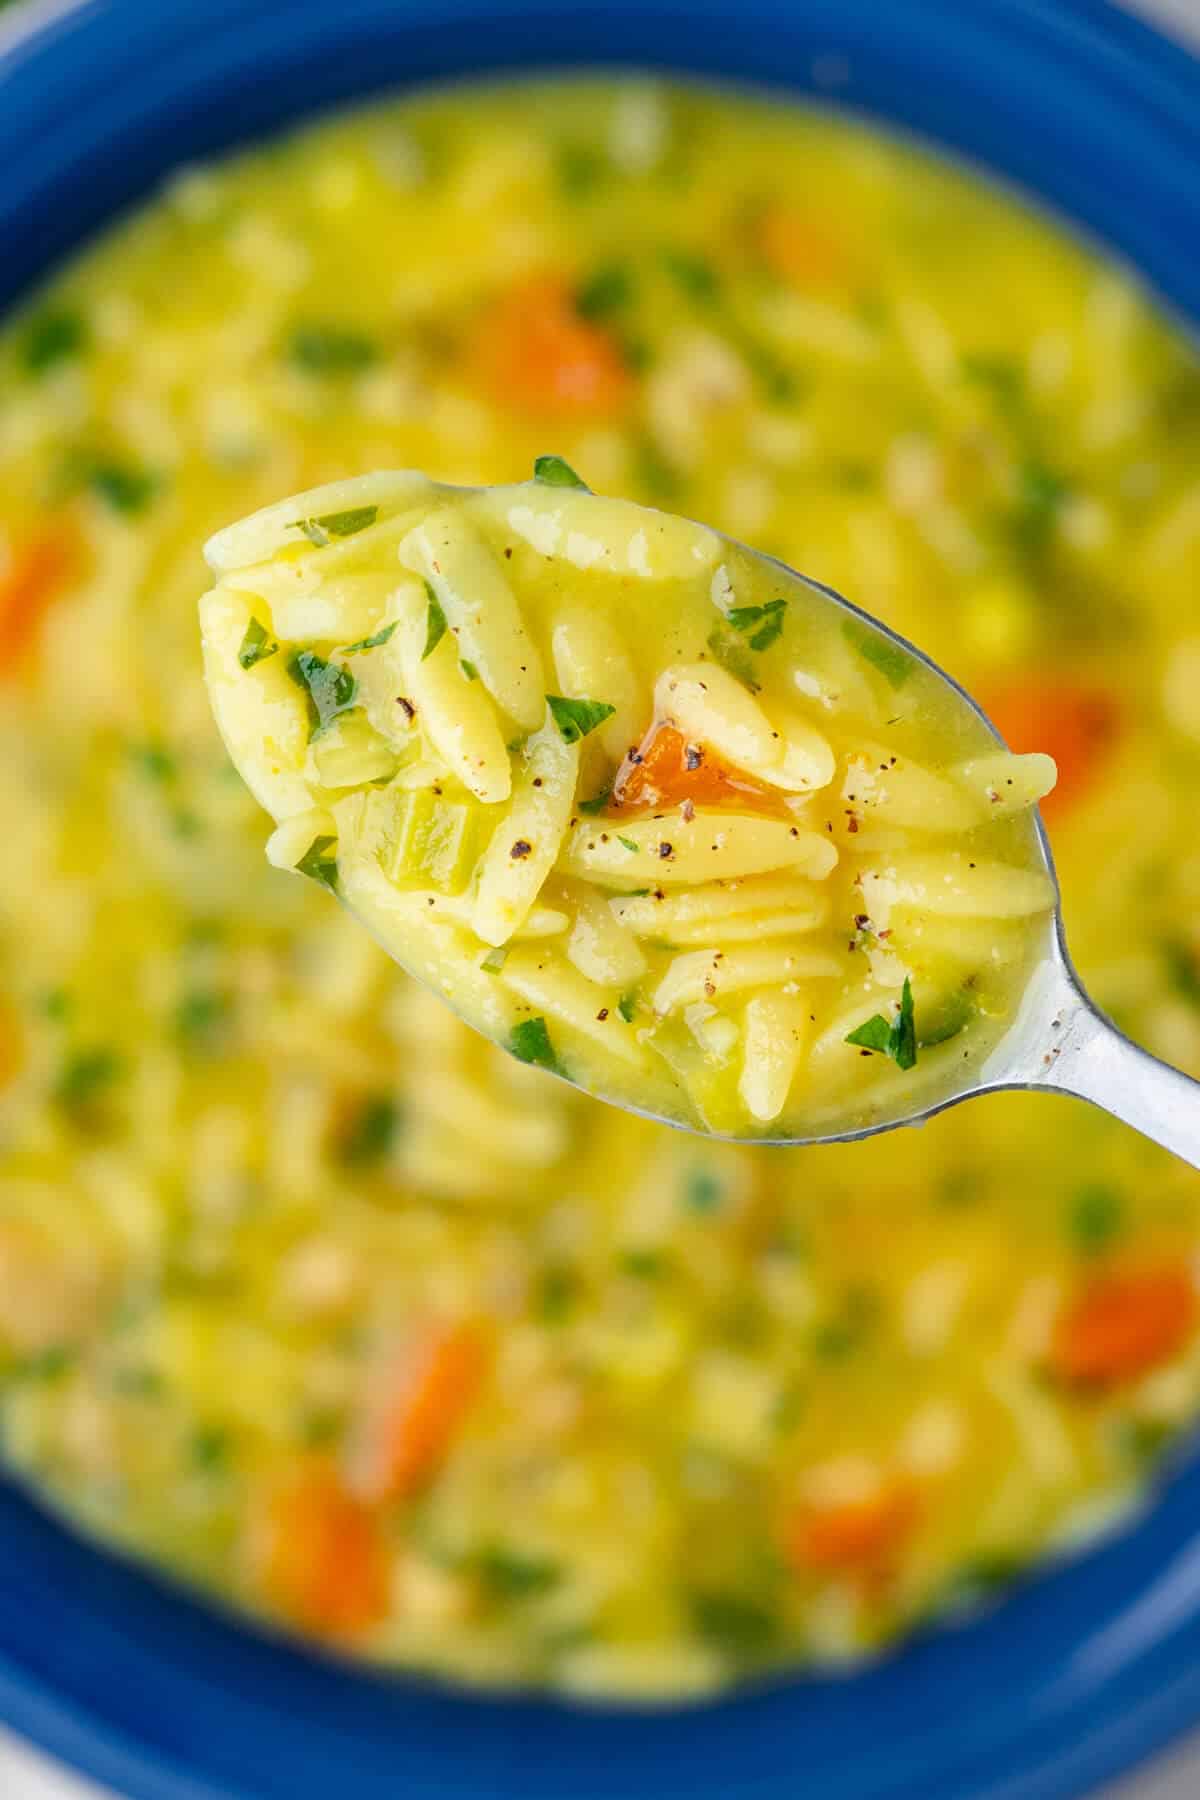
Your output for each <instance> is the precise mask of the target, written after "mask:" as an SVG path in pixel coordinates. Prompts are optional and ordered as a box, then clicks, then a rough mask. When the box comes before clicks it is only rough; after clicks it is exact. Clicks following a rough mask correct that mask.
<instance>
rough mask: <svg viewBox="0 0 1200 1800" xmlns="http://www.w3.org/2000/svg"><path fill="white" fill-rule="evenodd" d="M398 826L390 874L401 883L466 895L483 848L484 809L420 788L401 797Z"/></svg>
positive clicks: (392, 878)
mask: <svg viewBox="0 0 1200 1800" xmlns="http://www.w3.org/2000/svg"><path fill="white" fill-rule="evenodd" d="M398 799H399V806H398V810H397V829H396V832H395V836H394V837H393V840H392V847H391V853H390V856H389V858H388V861H387V864H386V872H387V874H388V875H389V877H390V878H391V880H393V881H394V882H396V883H397V885H398V886H408V887H434V888H437V889H438V891H439V892H440V893H443V894H461V893H462V891H463V889H464V888H465V887H466V885H467V882H468V881H469V880H470V878H471V873H472V871H473V869H474V867H475V864H476V862H477V861H478V859H479V852H480V850H481V848H482V845H481V842H480V831H479V808H478V807H476V806H474V805H472V804H471V803H470V802H469V801H468V802H460V801H454V800H449V799H446V798H445V797H439V796H435V795H434V794H432V793H431V792H430V791H429V789H428V788H417V789H415V790H414V791H412V792H410V793H406V794H404V795H402V796H398Z"/></svg>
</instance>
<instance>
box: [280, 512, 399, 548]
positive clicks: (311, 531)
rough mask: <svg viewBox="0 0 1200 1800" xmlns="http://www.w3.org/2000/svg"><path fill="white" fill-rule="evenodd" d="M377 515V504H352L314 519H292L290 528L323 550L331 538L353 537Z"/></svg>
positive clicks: (370, 523)
mask: <svg viewBox="0 0 1200 1800" xmlns="http://www.w3.org/2000/svg"><path fill="white" fill-rule="evenodd" d="M378 517H379V508H378V507H377V506H352V507H349V508H348V509H347V511H345V512H333V513H321V514H320V516H319V517H318V518H315V519H293V520H292V523H291V527H290V529H291V530H292V531H302V532H303V533H304V535H305V537H306V538H307V539H308V541H309V543H310V544H315V545H316V546H317V548H318V550H323V549H324V547H325V545H326V544H328V543H329V541H330V539H331V538H348V537H354V535H355V534H356V533H357V532H359V531H365V530H366V529H367V527H368V525H373V524H374V523H375V521H376V519H377V518H378Z"/></svg>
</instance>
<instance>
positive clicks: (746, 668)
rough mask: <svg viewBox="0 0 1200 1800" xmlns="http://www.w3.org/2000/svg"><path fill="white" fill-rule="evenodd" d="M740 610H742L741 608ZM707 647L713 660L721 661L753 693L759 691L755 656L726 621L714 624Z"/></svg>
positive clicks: (727, 670)
mask: <svg viewBox="0 0 1200 1800" xmlns="http://www.w3.org/2000/svg"><path fill="white" fill-rule="evenodd" d="M738 610H739V611H740V610H741V608H739V609H738ZM707 648H708V653H709V655H710V656H711V657H712V659H713V661H714V662H716V663H720V665H721V667H722V668H723V669H724V670H725V671H726V672H727V673H728V674H730V675H732V676H733V678H734V680H735V681H740V682H741V684H742V686H743V687H747V688H749V689H750V692H751V693H752V694H757V693H758V691H759V684H758V682H757V681H756V680H755V669H754V658H753V657H752V656H751V654H750V652H749V651H748V650H747V649H746V647H745V645H744V644H743V643H742V640H741V639H740V638H739V637H737V636H736V635H735V634H734V633H733V632H732V631H730V629H729V627H728V626H727V625H726V624H725V623H724V622H722V623H721V624H720V625H714V626H713V628H712V630H711V631H710V632H709V634H708V645H707Z"/></svg>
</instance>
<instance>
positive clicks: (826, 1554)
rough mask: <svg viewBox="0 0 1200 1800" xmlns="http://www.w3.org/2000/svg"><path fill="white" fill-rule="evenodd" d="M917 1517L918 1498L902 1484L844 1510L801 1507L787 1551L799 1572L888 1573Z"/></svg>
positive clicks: (788, 1532) (790, 1524)
mask: <svg viewBox="0 0 1200 1800" xmlns="http://www.w3.org/2000/svg"><path fill="white" fill-rule="evenodd" d="M918 1516H919V1507H918V1504H917V1497H916V1494H915V1493H914V1492H913V1489H912V1487H911V1486H910V1485H909V1484H908V1483H907V1482H903V1481H900V1480H894V1481H889V1482H886V1483H885V1484H884V1485H883V1486H882V1487H881V1488H880V1489H879V1491H878V1493H876V1494H872V1495H870V1496H869V1497H868V1498H866V1499H863V1500H850V1501H846V1502H845V1503H844V1504H843V1505H840V1506H824V1507H802V1508H800V1509H798V1510H797V1512H796V1513H795V1514H794V1515H793V1516H792V1517H791V1518H790V1519H789V1520H788V1521H787V1523H786V1525H785V1531H784V1551H785V1554H786V1556H787V1560H788V1562H789V1563H790V1564H791V1566H792V1567H793V1568H794V1569H795V1570H796V1571H797V1572H798V1573H810V1574H811V1573H818V1574H827V1575H857V1576H861V1577H864V1578H866V1579H870V1580H877V1579H879V1578H881V1577H884V1576H887V1575H888V1574H890V1573H891V1572H892V1570H893V1568H894V1566H895V1564H896V1561H897V1559H898V1557H899V1556H900V1553H901V1551H902V1550H903V1548H904V1546H905V1544H906V1543H907V1541H908V1539H909V1537H910V1536H911V1535H912V1532H913V1529H914V1527H915V1525H916V1523H917V1519H918Z"/></svg>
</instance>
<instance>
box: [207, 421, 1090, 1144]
mask: <svg viewBox="0 0 1200 1800" xmlns="http://www.w3.org/2000/svg"><path fill="white" fill-rule="evenodd" d="M537 467H538V470H539V474H538V476H537V477H535V479H534V481H532V482H522V483H519V484H517V485H515V486H512V487H507V488H489V489H481V490H469V489H467V490H463V489H453V488H445V487H439V486H437V485H436V484H434V483H431V482H427V481H425V479H424V478H423V477H422V476H421V475H419V474H417V473H415V472H412V471H409V472H407V473H406V472H399V473H392V474H388V473H378V474H375V475H368V476H362V477H358V478H357V479H355V480H352V481H350V482H341V483H334V484H333V485H332V486H327V487H323V488H318V489H316V490H315V491H313V492H310V493H308V494H300V495H298V496H296V497H295V498H293V499H290V500H285V501H277V502H276V503H275V505H274V506H271V507H268V508H266V509H265V510H264V511H263V512H260V513H258V514H256V515H255V516H254V517H253V518H250V519H244V520H242V521H241V522H240V523H239V524H237V525H233V526H231V527H229V528H228V529H227V530H226V531H224V532H219V533H218V534H217V536H216V537H215V538H214V539H213V540H212V541H211V542H210V544H209V545H208V549H207V556H208V559H209V561H210V563H211V564H212V566H213V568H214V570H215V571H216V573H217V576H218V581H217V584H216V586H215V587H214V588H213V590H212V591H211V592H210V593H209V594H208V595H206V596H205V598H204V599H203V601H202V602H201V606H200V616H201V623H202V627H203V632H204V646H205V678H206V681H207V683H208V690H209V694H210V696H211V699H212V703H213V711H214V714H215V717H216V720H217V723H218V725H219V726H220V729H221V733H222V736H223V738H224V740H225V743H226V746H227V747H228V749H229V753H230V755H231V757H232V758H233V762H234V765H235V767H236V768H237V769H238V772H239V773H240V774H241V775H242V776H243V778H244V779H245V781H246V783H247V785H248V786H249V788H250V790H251V792H252V793H253V794H255V795H256V796H257V797H258V798H259V799H260V800H261V801H262V802H263V804H264V805H265V806H266V807H267V809H268V810H269V811H270V812H271V813H272V814H273V816H274V817H275V819H276V820H277V821H278V830H276V831H275V832H273V833H272V835H271V838H270V840H269V842H268V844H267V857H268V860H269V861H270V862H272V863H274V864H275V866H276V867H278V868H283V869H295V870H297V871H298V872H299V873H300V874H303V875H307V876H308V877H309V878H310V879H315V880H317V881H319V882H320V883H321V884H322V886H325V887H328V888H329V889H330V891H331V892H335V893H337V894H339V895H340V896H342V897H343V898H344V899H345V901H346V903H347V904H348V906H349V907H350V909H351V911H352V912H354V913H355V914H356V916H357V917H358V918H359V919H361V920H362V922H363V923H364V924H365V925H367V926H368V927H369V928H370V929H371V930H372V932H373V933H374V935H375V937H376V939H377V940H378V942H379V943H381V944H382V945H383V947H384V948H385V949H386V950H387V951H388V952H389V953H390V954H391V955H392V956H394V957H395V958H396V960H397V961H398V962H399V963H400V964H401V965H402V966H403V967H404V968H406V969H407V970H408V971H409V973H410V974H414V975H417V976H418V977H420V978H422V979H424V980H425V981H427V982H428V983H429V985H430V986H431V987H432V988H433V990H434V992H435V993H439V994H441V996H442V997H443V999H445V1000H447V1001H448V1002H449V1004H450V1005H451V1006H453V1007H454V1009H455V1011H456V1012H458V1013H459V1014H460V1015H461V1016H462V1017H463V1018H465V1019H466V1020H467V1021H468V1022H469V1023H470V1024H472V1025H474V1026H475V1027H476V1028H477V1029H478V1030H480V1031H482V1032H483V1033H484V1034H485V1035H486V1036H488V1037H490V1038H492V1039H493V1041H494V1042H496V1043H499V1044H502V1045H504V1046H506V1047H507V1048H508V1049H509V1050H510V1051H511V1052H512V1053H513V1055H514V1056H517V1057H518V1058H519V1059H520V1060H521V1061H522V1062H528V1063H535V1064H537V1065H538V1066H539V1067H541V1068H548V1069H551V1070H553V1071H554V1072H555V1073H556V1074H560V1075H564V1076H567V1077H569V1078H570V1079H571V1080H573V1081H575V1082H577V1083H578V1085H579V1086H580V1087H582V1088H583V1089H584V1090H585V1092H587V1093H591V1094H596V1095H599V1096H601V1097H604V1098H607V1099H612V1100H615V1101H616V1102H617V1103H618V1104H624V1105H626V1106H631V1107H633V1108H635V1109H636V1110H639V1111H646V1112H653V1113H654V1114H656V1115H657V1116H658V1117H660V1118H665V1119H671V1120H678V1121H680V1122H681V1123H685V1124H690V1125H692V1126H695V1127H698V1128H699V1129H701V1130H705V1131H713V1132H717V1133H720V1134H723V1135H726V1136H729V1137H749V1136H754V1135H756V1134H761V1132H762V1128H763V1127H764V1126H769V1127H771V1128H772V1130H773V1131H774V1132H775V1135H777V1136H791V1137H803V1136H804V1135H806V1134H808V1135H810V1136H811V1135H815V1134H819V1133H829V1134H832V1133H835V1132H837V1131H838V1130H842V1131H856V1130H862V1129H864V1128H867V1127H870V1126H874V1125H878V1124H880V1123H883V1122H885V1121H887V1120H888V1119H895V1118H898V1117H899V1118H903V1117H905V1116H911V1115H912V1114H913V1113H914V1112H917V1111H919V1110H920V1109H921V1107H922V1105H923V1104H924V1105H926V1106H928V1105H931V1104H934V1103H936V1102H937V1101H938V1100H942V1099H945V1098H947V1097H948V1096H949V1095H951V1094H952V1093H954V1092H955V1091H956V1090H957V1091H961V1089H962V1088H963V1087H964V1086H967V1085H969V1084H970V1081H971V1080H972V1078H973V1077H975V1076H976V1075H977V1074H978V1072H979V1071H980V1068H981V1065H982V1064H983V1063H984V1061H985V1059H986V1057H987V1054H988V1052H989V1051H991V1050H993V1049H995V1048H996V1046H997V1044H998V1042H999V1040H1001V1039H1002V1038H1003V1036H1004V1034H1005V1031H1006V1030H1007V1029H1008V1027H1010V1026H1011V1024H1012V1022H1013V1020H1014V1018H1015V1016H1016V1013H1017V1008H1018V1005H1019V1002H1020V999H1021V995H1022V993H1023V991H1024V985H1025V982H1026V981H1027V979H1028V976H1029V973H1030V971H1031V969H1032V968H1033V966H1034V965H1035V962H1036V960H1037V959H1038V957H1039V956H1041V955H1043V954H1044V953H1045V946H1046V941H1047V915H1048V912H1049V909H1050V907H1051V905H1052V901H1053V884H1052V882H1051V880H1050V878H1049V877H1048V875H1047V874H1046V873H1045V871H1044V870H1043V868H1042V859H1041V852H1040V849H1039V846H1038V844H1037V841H1036V838H1035V836H1034V833H1033V830H1032V827H1031V824H1030V820H1029V808H1030V806H1031V805H1032V804H1033V803H1034V802H1035V801H1036V800H1038V799H1039V798H1040V797H1041V796H1042V795H1043V794H1044V793H1046V792H1047V791H1048V790H1049V789H1050V788H1051V787H1052V785H1053V781H1054V765H1053V763H1052V762H1050V760H1049V758H1047V757H1045V756H1039V755H1036V754H1035V755H1032V756H1015V755H1013V754H1012V753H1011V752H1009V751H998V750H997V749H996V744H995V739H994V738H993V736H992V734H991V732H989V731H988V729H987V727H986V726H985V725H984V724H983V722H982V720H980V719H979V718H978V717H977V715H976V714H975V713H974V712H973V711H972V709H971V708H970V707H968V706H966V705H965V704H964V703H963V701H962V699H961V697H960V696H959V695H957V694H956V693H955V692H954V690H953V689H952V688H951V687H949V686H948V684H947V683H946V682H944V681H943V680H942V679H941V678H940V676H938V675H937V674H936V673H934V671H932V670H930V669H928V668H926V667H924V666H923V665H922V664H921V663H920V662H919V661H918V660H917V659H916V658H915V657H913V656H910V655H909V653H908V652H907V651H906V650H904V649H903V648H902V647H901V646H900V645H899V644H897V643H896V642H895V641H894V640H892V639H890V638H888V637H886V636H885V635H884V634H883V633H882V632H880V631H878V630H877V629H876V628H875V627H874V626H872V625H871V624H870V623H869V622H868V621H867V620H865V619H862V618H858V617H856V616H855V615H853V614H850V613H847V612H846V610H845V609H844V608H843V607H841V606H839V605H838V603H837V602H836V601H835V600H832V599H831V598H830V597H829V596H828V595H827V594H824V593H822V592H821V591H820V589H818V588H815V587H813V586H811V585H808V584H806V583H804V582H802V581H798V580H796V579H795V578H794V577H793V576H791V575H790V574H789V573H788V572H787V571H786V570H783V569H781V568H780V567H779V566H778V565H777V564H774V563H767V562H763V561H762V560H761V559H759V558H757V557H755V556H753V555H751V554H748V553H747V551H746V550H745V549H744V548H743V547H742V546H740V545H737V544H734V543H730V542H727V541H725V540H723V539H721V538H720V537H718V536H717V534H716V533H715V532H713V531H711V530H710V529H709V528H708V527H707V526H703V525H696V524H693V523H691V522H690V521H688V520H685V519H680V518H678V517H674V516H672V515H671V514H668V513H663V512H658V511H654V510H652V509H650V508H648V507H640V506H631V505H630V503H629V502H628V501H625V500H612V499H601V498H598V497H597V496H595V495H593V494H590V493H588V492H586V491H581V489H582V484H581V483H580V481H579V478H578V476H576V475H575V473H574V471H573V470H572V469H571V468H570V466H569V465H568V464H566V463H564V462H563V461H562V459H561V458H553V457H543V458H540V459H539V462H538V465H537ZM347 502H352V504H347ZM331 509H333V510H331ZM350 640H353V641H350ZM352 659H357V660H352ZM548 683H549V685H550V686H552V687H556V688H559V689H561V690H562V691H561V692H557V693H548V692H547V684H548ZM609 695H613V696H615V697H614V698H612V699H609V698H608V696H609ZM599 696H604V697H603V698H600V697H599ZM588 740H590V741H588ZM964 920H965V921H967V925H966V933H965V937H964V935H963V932H962V930H961V926H962V922H963V921H964ZM914 978H915V980H916V982H917V987H918V989H919V1000H918V999H917V998H916V997H915V996H914V992H913V980H914ZM879 1007H883V1008H884V1011H882V1012H881V1011H879V1010H877V1009H878V1008H879ZM918 1014H919V1016H918Z"/></svg>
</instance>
